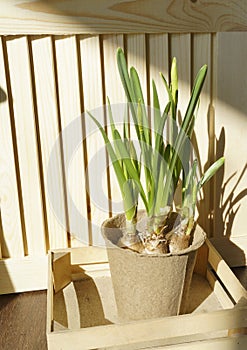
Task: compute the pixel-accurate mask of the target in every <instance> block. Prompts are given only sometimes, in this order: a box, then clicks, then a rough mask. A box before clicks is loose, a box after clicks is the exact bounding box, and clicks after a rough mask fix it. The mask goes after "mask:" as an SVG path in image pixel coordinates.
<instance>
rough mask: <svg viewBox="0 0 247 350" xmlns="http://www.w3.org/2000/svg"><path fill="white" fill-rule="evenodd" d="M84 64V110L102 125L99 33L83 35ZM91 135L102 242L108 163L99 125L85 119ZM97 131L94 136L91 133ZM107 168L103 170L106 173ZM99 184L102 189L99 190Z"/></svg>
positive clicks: (95, 217) (94, 203) (97, 239)
mask: <svg viewBox="0 0 247 350" xmlns="http://www.w3.org/2000/svg"><path fill="white" fill-rule="evenodd" d="M80 50H81V66H82V81H83V101H84V109H85V111H86V110H91V111H92V113H93V114H94V116H95V117H96V118H97V119H98V121H99V122H100V123H101V124H104V110H103V105H104V96H103V89H102V87H103V85H102V84H103V82H102V68H101V64H102V62H101V56H100V53H101V52H100V38H99V36H92V37H83V36H82V37H80ZM85 124H86V134H87V139H86V142H87V159H88V164H89V169H90V164H91V162H94V170H92V169H91V172H89V174H88V175H89V177H88V180H89V190H90V192H89V195H90V200H91V201H90V208H91V221H92V236H93V244H94V245H98V244H102V243H103V240H102V237H101V232H100V226H101V224H102V222H103V221H104V220H105V219H106V218H108V217H109V202H108V181H107V173H106V168H107V162H106V153H105V151H104V141H103V139H102V136H101V134H100V132H99V131H98V128H97V127H96V126H95V125H93V126H92V121H91V120H90V119H89V118H87V116H86V119H85ZM91 130H94V132H93V134H92V135H89V132H91ZM102 171H103V173H102ZM98 186H99V190H98Z"/></svg>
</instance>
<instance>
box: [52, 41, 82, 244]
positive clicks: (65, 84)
mask: <svg viewBox="0 0 247 350" xmlns="http://www.w3.org/2000/svg"><path fill="white" fill-rule="evenodd" d="M55 48H56V61H57V75H58V91H59V106H60V116H61V125H62V128H63V129H64V128H66V127H67V126H68V125H69V124H70V122H72V121H73V120H74V119H75V118H78V117H79V116H80V115H81V113H82V108H81V96H80V85H79V71H78V56H77V44H76V37H75V36H71V37H60V38H56V40H55ZM74 132H75V133H78V134H77V135H79V137H80V139H81V140H82V139H83V135H82V123H81V124H80V126H79V129H77V130H74ZM71 137H72V138H73V135H71ZM67 142H70V140H66V141H65V140H63V151H64V159H65V163H66V160H67V159H68V150H69V144H67ZM78 146H79V148H78V150H75V151H76V153H75V154H74V157H73V159H72V160H71V163H70V166H69V172H68V178H67V179H66V182H67V187H66V191H67V201H68V213H69V225H70V233H71V235H72V237H71V238H72V241H71V245H72V246H75V245H76V246H77V245H81V244H88V243H89V237H88V222H87V202H86V186H85V174H84V154H83V145H82V144H80V145H78ZM69 193H70V195H71V197H69V196H68V194H69ZM71 201H74V203H75V205H76V207H77V209H78V211H79V213H80V214H81V219H80V218H75V216H74V214H75V213H74V211H73V207H72V202H71ZM77 238H79V240H80V241H82V243H80V242H79V241H78V240H77Z"/></svg>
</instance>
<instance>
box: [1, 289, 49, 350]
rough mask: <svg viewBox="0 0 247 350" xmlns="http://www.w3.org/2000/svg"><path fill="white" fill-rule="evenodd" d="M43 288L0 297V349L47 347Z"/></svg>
mask: <svg viewBox="0 0 247 350" xmlns="http://www.w3.org/2000/svg"><path fill="white" fill-rule="evenodd" d="M45 327H46V291H39V292H28V293H20V294H8V295H1V296H0V349H1V350H47V343H46V329H45Z"/></svg>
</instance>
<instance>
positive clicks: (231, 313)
mask: <svg viewBox="0 0 247 350" xmlns="http://www.w3.org/2000/svg"><path fill="white" fill-rule="evenodd" d="M246 325H247V315H246V308H239V309H233V310H220V311H215V312H211V313H202V314H195V315H182V316H176V317H167V318H164V319H155V320H147V321H140V322H133V323H131V324H121V325H109V326H98V327H93V328H91V329H90V328H84V329H81V330H78V331H77V330H75V331H60V332H59V333H53V334H50V335H49V337H48V343H49V344H50V348H51V349H54V346H55V344H56V345H57V346H58V345H60V346H63V349H69V346H70V347H71V344H73V346H74V348H75V349H77V347H76V346H77V345H78V349H79V346H81V342H83V346H84V348H85V349H92V348H104V347H111V346H116V347H117V346H123V345H126V344H128V345H130V346H131V345H132V344H138V343H142V344H143V343H145V342H149V341H153V342H155V341H157V340H162V339H163V340H167V339H169V338H173V337H178V336H181V337H183V336H187V335H194V334H199V333H208V332H213V331H218V330H225V329H229V328H232V327H239V326H240V327H245V326H246Z"/></svg>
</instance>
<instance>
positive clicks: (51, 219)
mask: <svg viewBox="0 0 247 350" xmlns="http://www.w3.org/2000/svg"><path fill="white" fill-rule="evenodd" d="M31 48H32V56H33V74H34V79H35V95H36V96H35V97H36V101H37V114H38V120H39V134H40V144H41V157H42V170H43V179H44V192H45V193H44V196H45V203H44V204H45V207H44V210H45V211H46V216H47V226H48V227H47V229H48V234H49V238H48V239H49V247H50V249H55V248H66V247H67V246H68V242H67V227H66V226H65V227H64V226H63V224H62V223H64V222H66V215H67V212H66V203H65V196H64V184H63V180H64V179H63V172H62V155H61V149H60V148H57V149H56V151H55V154H54V156H53V159H52V162H53V167H55V168H56V169H57V171H58V174H59V176H56V177H55V174H53V173H51V174H50V175H49V176H50V178H49V179H48V178H47V177H48V164H49V161H50V156H51V152H52V149H53V147H54V144H55V142H56V141H57V139H58V137H59V120H58V106H57V91H56V84H55V81H56V80H55V72H54V57H53V49H52V39H51V38H50V37H33V38H32V40H31ZM48 181H50V183H51V186H52V187H53V188H54V187H55V190H54V192H55V193H56V196H57V201H58V202H59V203H60V206H61V211H60V212H61V216H62V218H61V217H60V218H57V217H56V216H55V215H54V212H53V208H52V206H51V201H50V199H51V198H50V196H51V193H50V192H49V186H48ZM59 219H60V222H59Z"/></svg>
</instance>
